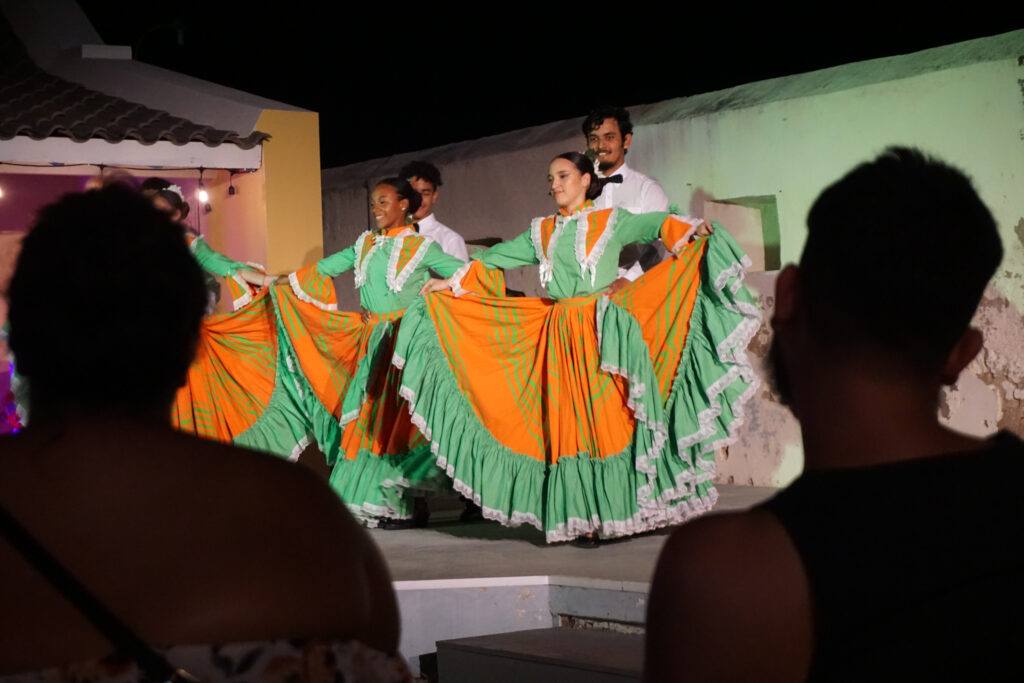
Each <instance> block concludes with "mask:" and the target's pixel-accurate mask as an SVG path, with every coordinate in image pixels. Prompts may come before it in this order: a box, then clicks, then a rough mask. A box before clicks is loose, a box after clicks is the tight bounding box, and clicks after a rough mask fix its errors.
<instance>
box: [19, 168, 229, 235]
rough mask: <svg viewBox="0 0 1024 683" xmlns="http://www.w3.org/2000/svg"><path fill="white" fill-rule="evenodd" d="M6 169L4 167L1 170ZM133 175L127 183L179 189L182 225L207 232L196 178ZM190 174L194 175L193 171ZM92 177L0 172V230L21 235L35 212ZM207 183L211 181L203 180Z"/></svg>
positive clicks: (155, 173)
mask: <svg viewBox="0 0 1024 683" xmlns="http://www.w3.org/2000/svg"><path fill="white" fill-rule="evenodd" d="M5 168H6V167H5ZM135 173H136V174H137V175H136V177H134V178H131V179H130V181H131V182H133V183H134V184H135V185H136V186H138V185H139V184H141V183H142V180H143V179H145V178H146V177H148V176H149V175H159V176H160V177H162V178H166V179H167V180H168V181H170V182H172V183H174V184H175V185H178V186H179V187H181V189H182V192H183V193H184V194H185V199H187V200H188V202H189V206H190V211H189V215H188V218H187V219H185V223H186V225H188V226H189V228H190V229H192V230H197V229H198V228H199V227H200V226H201V227H202V232H203V234H207V233H208V232H209V226H208V222H209V220H208V217H207V216H206V215H201V214H202V211H201V207H200V206H199V200H197V199H196V190H197V189H198V188H199V179H198V177H195V178H177V177H174V176H173V175H172V173H174V172H166V173H161V172H160V171H159V170H154V171H153V173H152V174H141V172H138V171H136V172H135ZM190 173H191V175H195V176H198V173H197V172H196V171H191V172H190ZM94 177H95V173H90V174H86V175H58V174H53V175H49V174H44V173H0V190H2V191H3V196H2V197H0V231H2V232H24V231H25V230H27V229H28V228H29V226H31V225H32V222H33V221H34V220H35V217H36V214H37V213H38V212H39V209H41V208H42V207H44V206H46V205H47V204H49V203H51V202H54V201H56V200H58V199H60V198H61V197H62V196H63V195H65V194H66V193H68V192H81V191H82V190H84V189H85V184H86V183H87V182H88V181H89V180H90V179H91V178H94ZM206 180H207V183H208V184H209V182H210V180H212V178H207V179H206Z"/></svg>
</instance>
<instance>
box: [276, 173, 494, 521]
mask: <svg viewBox="0 0 1024 683" xmlns="http://www.w3.org/2000/svg"><path fill="white" fill-rule="evenodd" d="M419 202H420V195H419V194H418V193H417V192H416V191H415V190H413V189H412V187H411V186H410V185H409V183H408V181H406V180H404V179H401V178H387V179H385V180H382V181H381V182H379V183H378V184H377V185H376V187H375V188H374V189H373V193H372V201H371V210H372V213H373V216H374V220H375V223H376V229H375V230H373V231H366V232H364V233H363V234H361V235H360V236H359V238H358V239H357V240H356V241H355V244H353V245H352V246H350V247H348V248H347V249H344V250H342V251H340V252H337V253H335V254H332V255H330V256H328V257H326V258H324V259H322V260H320V261H318V262H317V263H315V264H312V265H310V266H306V267H305V268H303V269H301V270H299V271H297V272H295V273H292V274H291V275H290V276H289V278H288V280H289V282H290V285H291V287H290V288H286V287H275V288H274V303H275V305H276V306H277V309H278V317H279V320H280V322H281V327H282V333H283V337H285V338H287V340H288V348H289V353H290V354H291V358H290V362H291V363H293V365H294V366H295V369H296V370H297V371H300V372H301V375H302V376H303V377H304V380H305V386H306V389H307V391H308V392H311V393H312V395H314V396H315V397H316V400H317V404H318V405H317V408H316V410H315V412H314V414H313V415H312V416H311V417H312V422H313V427H314V434H315V436H316V438H317V441H318V442H319V443H320V446H321V448H322V449H323V450H324V452H325V453H326V454H327V456H328V460H329V462H330V463H331V464H333V465H334V470H333V472H332V474H331V479H330V483H331V486H332V487H333V488H334V489H335V490H336V491H337V492H338V494H339V495H340V496H341V497H342V498H343V499H344V500H345V502H346V503H347V504H348V507H349V509H350V510H351V511H352V513H353V514H354V515H355V516H356V517H357V518H359V519H360V520H362V521H363V522H364V523H366V524H367V525H370V526H376V525H377V524H379V523H380V522H381V520H382V519H383V520H391V522H390V523H391V524H392V525H393V524H395V522H394V520H411V518H412V509H413V505H412V500H411V498H412V496H413V494H416V493H422V492H429V491H435V490H438V489H444V488H447V484H446V481H445V477H444V473H443V472H442V471H440V470H438V468H437V467H436V466H435V464H434V458H433V456H432V454H431V452H430V444H429V443H428V442H427V441H426V439H424V438H423V436H422V435H421V434H420V433H419V431H418V430H417V429H416V428H415V427H414V426H413V424H412V422H411V421H410V416H409V410H408V407H407V406H406V405H405V402H404V400H402V399H401V398H400V396H399V394H398V382H399V374H400V373H399V371H398V369H397V368H395V367H393V366H392V365H391V362H390V360H391V355H392V351H393V347H394V340H395V332H396V330H397V329H400V325H401V320H402V316H403V314H404V312H405V310H406V308H407V307H408V306H409V305H410V304H411V303H412V302H414V301H415V300H417V299H418V298H419V294H420V293H421V290H422V288H423V286H424V284H425V283H426V282H427V281H428V280H429V279H430V274H429V273H430V271H431V270H433V271H434V272H436V273H438V274H440V275H443V276H445V277H447V276H450V275H452V274H454V273H455V271H456V270H458V269H459V268H460V267H462V266H463V265H464V262H463V261H460V260H459V259H456V258H454V257H451V256H448V255H447V254H445V253H444V251H443V250H442V249H441V247H440V246H439V245H438V244H437V243H436V242H434V241H433V240H432V239H430V238H429V237H426V236H425V235H420V234H419V233H418V232H417V230H416V226H415V224H414V223H413V222H412V218H411V215H412V213H414V212H415V211H416V209H417V208H418V207H419ZM348 270H354V271H355V284H356V287H357V288H358V289H359V299H360V302H361V304H362V307H363V310H364V312H363V314H362V315H360V314H359V313H347V312H338V311H337V296H336V294H335V290H334V285H333V283H332V281H331V278H333V277H335V276H337V275H339V274H340V273H343V272H345V271H348ZM485 280H486V282H485V283H481V286H483V285H486V289H481V290H480V291H482V292H483V291H490V292H498V293H501V292H503V287H504V285H503V280H502V279H501V278H500V277H494V276H489V277H487V278H485ZM402 493H406V494H408V495H405V496H402V495H401V494H402ZM399 523H401V522H399Z"/></svg>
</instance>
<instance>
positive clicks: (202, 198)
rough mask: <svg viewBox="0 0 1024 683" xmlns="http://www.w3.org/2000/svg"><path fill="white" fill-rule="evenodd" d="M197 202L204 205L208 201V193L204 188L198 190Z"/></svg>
mask: <svg viewBox="0 0 1024 683" xmlns="http://www.w3.org/2000/svg"><path fill="white" fill-rule="evenodd" d="M198 196H199V201H200V202H202V203H203V204H205V203H206V202H208V201H210V193H209V192H207V191H206V188H205V187H201V188H199V195H198Z"/></svg>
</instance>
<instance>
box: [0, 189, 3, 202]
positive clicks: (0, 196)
mask: <svg viewBox="0 0 1024 683" xmlns="http://www.w3.org/2000/svg"><path fill="white" fill-rule="evenodd" d="M3 196H4V188H2V187H0V199H3Z"/></svg>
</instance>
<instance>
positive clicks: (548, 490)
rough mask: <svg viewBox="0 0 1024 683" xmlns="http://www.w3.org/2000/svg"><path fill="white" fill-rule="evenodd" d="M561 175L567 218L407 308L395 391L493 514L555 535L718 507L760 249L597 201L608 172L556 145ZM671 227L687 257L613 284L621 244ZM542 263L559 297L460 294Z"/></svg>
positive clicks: (482, 260)
mask: <svg viewBox="0 0 1024 683" xmlns="http://www.w3.org/2000/svg"><path fill="white" fill-rule="evenodd" d="M549 180H550V183H551V194H552V196H553V197H554V199H555V202H556V204H557V205H558V209H559V210H558V213H557V214H555V215H553V216H548V217H542V218H538V219H535V220H534V221H533V222H532V224H531V227H530V229H529V230H527V231H526V232H524V233H522V234H521V235H519V236H518V237H516V238H515V239H513V240H510V241H508V242H504V243H502V244H499V245H496V246H494V247H492V248H491V249H489V250H487V251H486V252H484V253H483V254H482V255H481V256H480V257H479V258H478V259H477V260H475V261H473V262H472V263H471V264H468V265H467V266H464V267H463V268H461V269H460V270H459V271H458V272H457V273H455V275H454V276H453V277H451V278H450V279H449V280H447V281H445V280H434V281H432V282H431V283H429V284H428V286H427V288H426V289H429V290H431V291H439V292H441V293H439V294H434V295H431V296H427V297H424V298H422V299H419V300H417V301H416V302H415V303H413V304H412V305H411V306H410V308H409V310H408V311H407V312H406V314H405V318H404V320H403V323H402V327H401V329H400V330H399V331H398V335H397V339H396V342H395V349H394V358H393V363H394V365H395V366H396V367H399V368H402V370H403V372H402V376H401V387H400V393H401V395H402V397H404V398H405V399H406V401H407V402H408V406H409V410H410V411H411V413H412V421H413V423H414V424H415V425H416V426H417V427H419V429H420V431H421V432H422V434H423V435H424V437H425V438H426V440H428V441H429V442H430V449H431V451H432V453H433V455H434V460H435V462H436V464H437V465H438V466H439V468H440V469H442V470H443V471H444V472H445V473H446V474H447V475H448V476H449V477H450V478H451V479H452V481H453V484H454V487H455V488H456V490H458V491H459V492H460V493H462V494H463V495H465V496H467V497H470V498H472V499H473V500H474V502H476V503H477V504H479V505H481V506H482V508H483V514H484V516H485V517H487V518H489V519H494V520H497V521H499V522H501V523H503V524H508V525H518V524H521V523H524V522H525V523H529V524H532V525H533V526H535V527H537V528H538V529H541V530H542V531H543V532H544V533H545V535H546V538H547V540H548V541H549V542H554V541H565V540H571V539H573V538H576V537H579V536H589V537H591V538H593V537H594V536H595V535H596V534H600V536H602V537H616V536H626V535H630V534H636V533H640V532H644V531H647V530H651V529H655V528H658V527H662V526H666V525H670V524H676V523H679V522H683V521H685V520H687V519H689V518H691V517H693V516H695V515H699V514H701V513H703V512H705V511H707V510H709V509H710V508H711V507H712V505H713V504H714V502H715V500H716V498H717V493H716V491H715V488H714V485H713V483H712V477H713V473H714V450H715V448H718V447H720V446H722V445H725V444H727V443H728V442H729V441H730V440H731V438H732V436H733V434H734V431H735V429H736V427H737V426H738V425H739V424H740V422H741V421H742V406H743V404H744V402H745V401H746V400H747V399H748V398H749V397H750V396H751V395H752V394H753V392H754V389H755V388H756V386H757V383H758V380H757V377H756V376H755V374H754V373H753V371H752V369H751V367H750V365H749V363H748V362H747V358H746V355H745V348H746V345H747V343H748V342H749V340H750V338H751V337H752V336H753V334H754V333H755V332H756V331H757V329H758V327H759V323H760V312H759V310H758V309H757V306H756V304H755V302H754V299H753V298H752V297H751V295H750V294H749V293H748V292H747V291H746V290H745V288H744V287H743V286H742V277H743V274H744V272H745V270H746V267H747V266H748V265H749V260H748V259H747V258H746V256H745V255H744V254H743V253H742V251H741V250H740V249H739V247H738V246H737V245H736V244H735V242H733V240H732V239H731V237H730V236H729V235H728V234H727V233H726V232H725V230H723V229H718V230H714V231H712V229H711V227H710V225H708V224H707V223H704V222H703V221H700V220H695V219H690V218H686V217H683V216H675V215H672V214H668V213H650V214H641V215H634V214H630V213H629V212H627V211H625V210H620V209H606V210H601V211H598V210H595V209H594V207H593V203H592V200H593V199H594V198H595V197H596V196H598V195H599V193H600V188H601V180H600V179H598V178H597V177H596V174H595V173H594V171H593V166H592V165H591V163H590V162H589V161H588V160H587V159H586V157H584V156H583V155H581V154H577V153H574V152H570V153H567V154H563V155H560V156H559V157H556V158H555V159H554V160H553V161H552V162H551V165H550V168H549ZM659 237H660V238H661V239H662V241H663V242H664V243H665V245H666V246H667V247H668V248H669V249H670V251H672V253H673V254H674V255H675V258H672V259H667V260H666V261H665V262H663V263H662V264H661V265H659V266H657V267H655V268H653V269H652V270H651V271H649V272H648V273H647V274H645V275H644V277H642V278H640V279H639V280H637V281H636V282H635V283H632V284H630V285H629V286H627V287H625V288H624V289H622V290H621V291H619V292H618V293H616V294H614V295H611V296H607V295H605V294H604V291H605V290H606V288H607V287H608V285H609V284H610V283H611V282H613V281H614V280H615V279H616V277H617V266H618V256H619V251H620V250H621V249H622V248H623V246H625V245H627V244H630V243H634V242H650V241H652V240H654V239H657V238H659ZM530 264H539V265H540V279H541V283H542V285H543V286H544V287H545V288H546V290H547V293H548V295H549V297H550V298H497V297H488V296H466V295H465V294H466V293H468V291H467V290H472V289H476V290H477V292H479V289H478V288H476V287H473V286H472V284H473V283H477V282H479V281H481V280H486V279H487V278H488V277H490V276H491V274H492V273H497V272H500V271H499V270H496V269H505V268H513V267H518V266H523V265H530ZM449 288H450V289H451V290H453V291H451V292H445V291H441V290H444V289H449ZM417 483H418V482H417V481H416V480H415V479H412V478H410V479H409V480H408V481H407V482H402V483H401V485H404V486H407V487H408V488H409V489H414V488H415V487H416V486H417ZM398 488H401V486H399V487H398Z"/></svg>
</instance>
